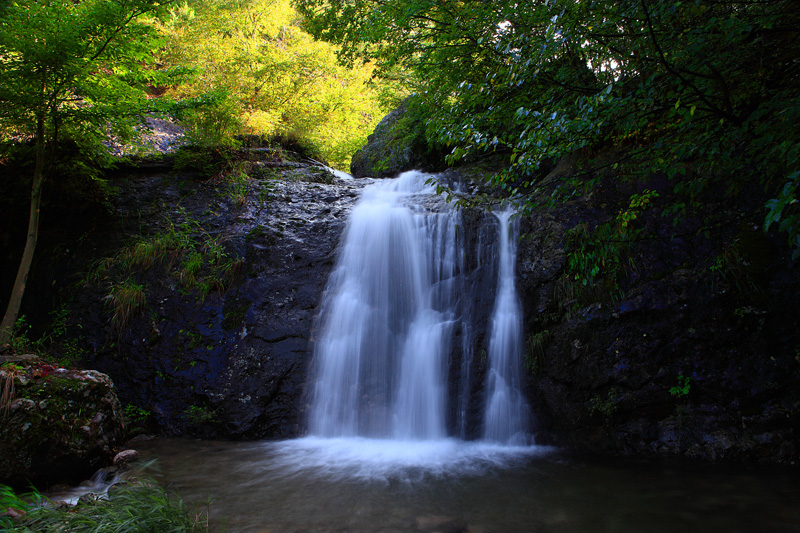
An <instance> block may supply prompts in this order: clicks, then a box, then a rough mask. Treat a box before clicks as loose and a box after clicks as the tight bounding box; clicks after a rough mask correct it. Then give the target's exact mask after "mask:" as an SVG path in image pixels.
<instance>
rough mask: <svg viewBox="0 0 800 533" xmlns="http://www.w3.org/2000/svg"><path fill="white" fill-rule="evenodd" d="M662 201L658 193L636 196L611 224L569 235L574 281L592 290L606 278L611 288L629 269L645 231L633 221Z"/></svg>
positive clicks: (580, 228)
mask: <svg viewBox="0 0 800 533" xmlns="http://www.w3.org/2000/svg"><path fill="white" fill-rule="evenodd" d="M658 197H659V194H658V193H657V192H655V191H651V190H647V189H646V190H644V191H642V193H641V194H633V195H632V196H631V198H630V203H629V205H628V208H627V209H624V210H620V212H619V214H618V215H617V216H616V217H615V218H614V219H612V220H609V221H607V222H604V223H602V224H598V225H597V226H596V227H595V228H594V230H593V231H590V230H589V228H588V226H587V225H586V224H585V223H581V224H578V225H577V226H575V227H573V228H572V229H571V230H570V231H569V232H567V236H566V237H567V238H566V241H567V242H566V245H567V270H568V272H569V273H570V275H571V276H572V278H573V279H574V280H575V281H579V282H580V283H581V284H582V285H584V286H593V285H594V284H595V283H596V281H597V280H598V279H599V278H600V277H602V276H605V278H606V280H607V281H608V283H609V284H610V285H611V286H612V287H616V283H617V280H618V278H619V277H620V274H621V272H622V270H623V269H625V268H627V267H628V266H629V264H628V257H630V256H631V255H632V254H630V246H631V245H633V244H634V243H635V242H636V240H637V239H638V238H639V237H640V235H641V233H642V231H643V229H642V228H641V227H635V225H634V221H635V220H636V219H637V218H638V217H639V216H640V215H641V214H642V213H643V212H644V211H645V210H646V209H647V208H648V207H649V206H650V205H651V203H652V202H653V201H654V200H655V199H656V198H658Z"/></svg>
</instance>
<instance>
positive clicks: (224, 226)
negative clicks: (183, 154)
mask: <svg viewBox="0 0 800 533" xmlns="http://www.w3.org/2000/svg"><path fill="white" fill-rule="evenodd" d="M154 170H155V172H154ZM251 174H252V176H251V178H248V179H246V180H244V181H242V182H241V183H239V184H238V185H236V184H230V183H227V182H225V183H216V182H215V181H214V180H211V181H197V178H196V176H192V175H187V174H181V173H174V172H170V171H168V170H163V169H162V170H159V169H150V170H148V171H147V172H134V173H126V174H122V175H120V176H118V177H116V178H113V179H112V182H111V183H112V185H113V186H115V187H117V188H118V190H119V194H118V195H117V196H116V197H115V198H114V199H113V200H112V205H111V209H110V212H109V213H108V214H107V215H103V216H101V217H100V218H101V219H100V220H98V222H97V224H96V225H95V227H94V229H93V230H92V231H91V233H90V234H87V235H85V236H84V237H83V238H77V236H76V237H74V240H73V241H72V242H71V243H70V247H71V251H70V254H69V256H68V257H67V258H65V259H64V261H63V263H64V264H63V265H62V267H61V269H60V271H59V272H60V274H61V276H62V278H63V279H59V280H58V281H59V282H58V284H59V285H68V288H67V289H65V290H62V291H60V293H59V294H60V297H61V298H62V301H63V302H65V303H64V304H63V306H64V309H65V310H66V312H67V315H68V316H69V319H68V321H67V324H66V326H65V328H66V329H67V330H68V333H67V334H65V335H64V338H65V339H66V338H69V340H68V341H65V342H63V343H61V345H62V350H63V354H64V355H65V356H67V357H69V356H70V355H71V354H79V355H78V357H79V360H78V361H76V362H77V363H78V364H80V365H81V366H84V367H87V368H95V369H98V370H100V371H102V372H105V373H107V374H109V375H110V376H111V377H112V379H113V380H114V382H115V384H116V385H117V389H118V394H119V397H120V400H121V401H122V403H123V405H125V407H126V408H127V409H128V413H129V415H131V416H132V417H133V418H134V419H135V420H136V421H137V422H139V423H140V424H142V425H144V426H145V427H146V428H149V429H150V430H152V431H158V432H163V433H166V434H190V435H197V436H206V437H218V438H264V437H268V438H280V437H288V436H296V435H298V434H300V433H301V431H302V428H301V421H302V420H303V417H304V409H305V405H304V401H305V400H304V398H303V394H304V390H305V381H306V377H307V368H308V363H309V359H310V350H309V345H310V344H309V343H310V340H311V339H310V338H309V337H310V335H311V331H312V324H313V319H314V313H315V310H316V308H317V306H318V304H319V302H320V300H321V296H322V292H323V290H324V288H325V284H326V281H327V278H328V274H329V272H330V270H331V268H332V266H333V263H334V260H335V250H336V246H337V244H338V241H339V237H340V235H341V233H342V231H343V228H344V225H345V222H346V218H347V213H348V210H349V208H350V207H351V206H352V204H353V203H354V202H355V200H356V198H357V195H358V193H359V191H360V189H361V187H362V186H363V183H361V182H358V181H355V180H338V179H336V178H334V176H333V175H331V174H329V173H328V172H327V171H325V170H323V169H320V168H315V167H310V166H307V165H304V164H299V163H287V164H285V165H284V164H282V163H278V164H277V165H273V164H272V163H271V162H269V161H267V162H266V163H264V164H260V163H259V164H256V165H254V167H253V169H252V172H251ZM51 253H52V251H51ZM39 260H40V265H44V264H49V263H50V261H49V258H48V252H47V250H42V254H41V255H40V257H39ZM45 277H46V272H44V273H43V272H41V271H39V272H38V273H37V276H36V282H40V281H41V280H42V279H43V278H45ZM35 290H36V289H34V291H35Z"/></svg>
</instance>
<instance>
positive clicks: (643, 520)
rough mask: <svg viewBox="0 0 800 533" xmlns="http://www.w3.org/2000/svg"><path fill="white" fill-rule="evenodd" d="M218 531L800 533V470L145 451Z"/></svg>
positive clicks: (444, 456)
mask: <svg viewBox="0 0 800 533" xmlns="http://www.w3.org/2000/svg"><path fill="white" fill-rule="evenodd" d="M137 449H139V451H140V452H141V453H142V456H143V458H144V459H157V465H158V471H157V472H156V473H155V475H156V477H157V478H159V479H160V480H161V481H162V482H164V483H166V484H168V485H169V487H170V490H172V491H174V492H176V493H177V494H178V495H180V496H181V498H183V499H184V501H186V502H187V503H191V504H197V503H200V502H209V501H210V502H211V505H210V508H209V516H210V522H211V526H212V531H223V530H224V531H228V532H231V533H235V532H266V531H268V532H272V533H277V532H281V533H283V532H306V531H308V532H311V531H315V532H359V533H360V532H412V531H424V532H433V531H441V532H456V531H464V532H470V533H476V532H486V533H488V532H494V533H507V532H550V531H558V532H564V533H569V532H598V531H609V532H611V531H613V532H661V531H663V532H670V533H672V532H675V531H682V532H685V531H689V532H691V531H697V532H704V533H705V532H715V531H725V532H743V533H744V532H784V531H785V532H790V531H800V505H798V504H800V472H798V471H797V470H779V469H774V468H773V469H763V468H752V469H750V468H739V469H737V470H736V471H731V470H726V469H719V468H711V467H692V466H687V465H678V466H676V465H669V466H665V465H663V464H661V465H656V464H652V463H644V462H614V463H609V462H595V461H586V460H580V459H576V458H570V457H566V456H565V455H564V454H562V453H559V452H558V451H556V450H553V449H549V448H544V447H535V446H531V447H512V446H495V445H490V444H482V443H465V442H463V441H457V440H449V439H446V440H441V441H434V442H398V441H387V440H371V439H314V438H307V439H298V440H293V441H280V442H248V443H241V442H240V443H234V442H219V441H203V440H186V439H155V440H152V441H149V442H141V443H137Z"/></svg>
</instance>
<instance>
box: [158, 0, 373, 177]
mask: <svg viewBox="0 0 800 533" xmlns="http://www.w3.org/2000/svg"><path fill="white" fill-rule="evenodd" d="M299 22H300V19H299V16H298V14H297V12H296V11H295V9H294V8H293V7H292V5H291V2H290V0H214V1H202V2H201V1H185V2H183V3H182V4H181V5H180V6H177V7H176V8H175V9H173V10H172V12H171V15H170V17H169V18H168V19H167V20H165V22H164V25H163V31H164V34H165V35H166V37H167V41H168V46H167V47H166V48H165V49H164V51H163V54H162V57H161V60H162V61H163V63H165V64H167V65H187V66H191V67H193V68H194V69H195V75H194V77H193V78H192V79H190V80H187V82H186V83H184V84H181V85H180V86H179V87H177V88H175V89H174V91H173V93H174V94H177V95H179V96H180V97H182V98H198V97H200V96H201V95H203V94H213V95H216V99H215V100H214V104H215V106H207V107H206V108H205V109H197V110H194V111H192V112H191V113H186V115H185V117H184V118H185V119H186V120H185V123H186V125H187V126H188V127H189V132H188V134H189V136H190V138H191V139H192V140H193V141H195V142H201V143H220V142H225V140H226V139H230V138H231V137H233V135H236V134H241V133H249V134H256V135H263V136H284V137H292V138H295V139H304V140H310V141H312V142H314V143H316V144H317V145H318V146H319V148H320V150H321V152H322V154H323V155H324V156H325V157H326V159H328V160H329V162H330V163H331V164H333V165H335V166H337V167H343V166H345V165H347V164H349V159H350V156H351V155H352V153H353V152H355V150H356V149H358V148H360V146H361V145H362V144H363V143H364V141H365V140H366V137H367V135H368V134H369V133H370V132H371V131H372V129H373V128H374V127H375V125H376V124H377V122H378V121H379V120H380V119H381V118H382V116H383V115H384V114H385V111H386V110H385V109H384V108H383V107H382V106H381V104H380V102H379V101H378V94H377V92H376V91H375V90H374V89H373V88H372V87H371V86H370V85H369V84H368V83H369V80H370V76H371V73H372V68H371V67H369V66H365V65H358V66H357V67H355V68H345V67H343V66H341V65H339V64H338V63H337V62H336V55H335V47H334V46H333V45H331V44H328V43H324V42H320V41H315V40H314V39H313V38H312V37H311V35H309V34H308V33H306V32H305V31H303V30H302V28H301V27H300V26H299Z"/></svg>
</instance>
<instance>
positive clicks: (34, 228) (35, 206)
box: [0, 114, 45, 346]
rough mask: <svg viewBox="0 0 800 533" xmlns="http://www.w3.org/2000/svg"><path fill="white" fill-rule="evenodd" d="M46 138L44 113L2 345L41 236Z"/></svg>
mask: <svg viewBox="0 0 800 533" xmlns="http://www.w3.org/2000/svg"><path fill="white" fill-rule="evenodd" d="M44 138H45V133H44V115H43V114H42V115H40V116H38V117H37V119H36V163H35V165H34V169H33V185H32V186H31V211H30V216H29V217H28V238H27V239H26V241H25V250H24V251H23V252H22V259H21V260H20V262H19V268H18V269H17V277H16V279H15V280H14V287H13V288H12V289H11V297H10V298H9V300H8V307H6V312H5V315H3V321H2V323H0V346H2V345H4V344H6V343H7V342H8V341H9V339H10V338H11V333H12V332H13V330H14V324H15V323H16V321H17V315H18V314H19V308H20V305H22V295H23V294H24V293H25V283H26V282H27V281H28V273H29V272H30V270H31V263H32V261H33V251H34V249H35V248H36V240H37V239H38V237H39V204H40V203H41V199H42V185H43V184H44Z"/></svg>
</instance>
